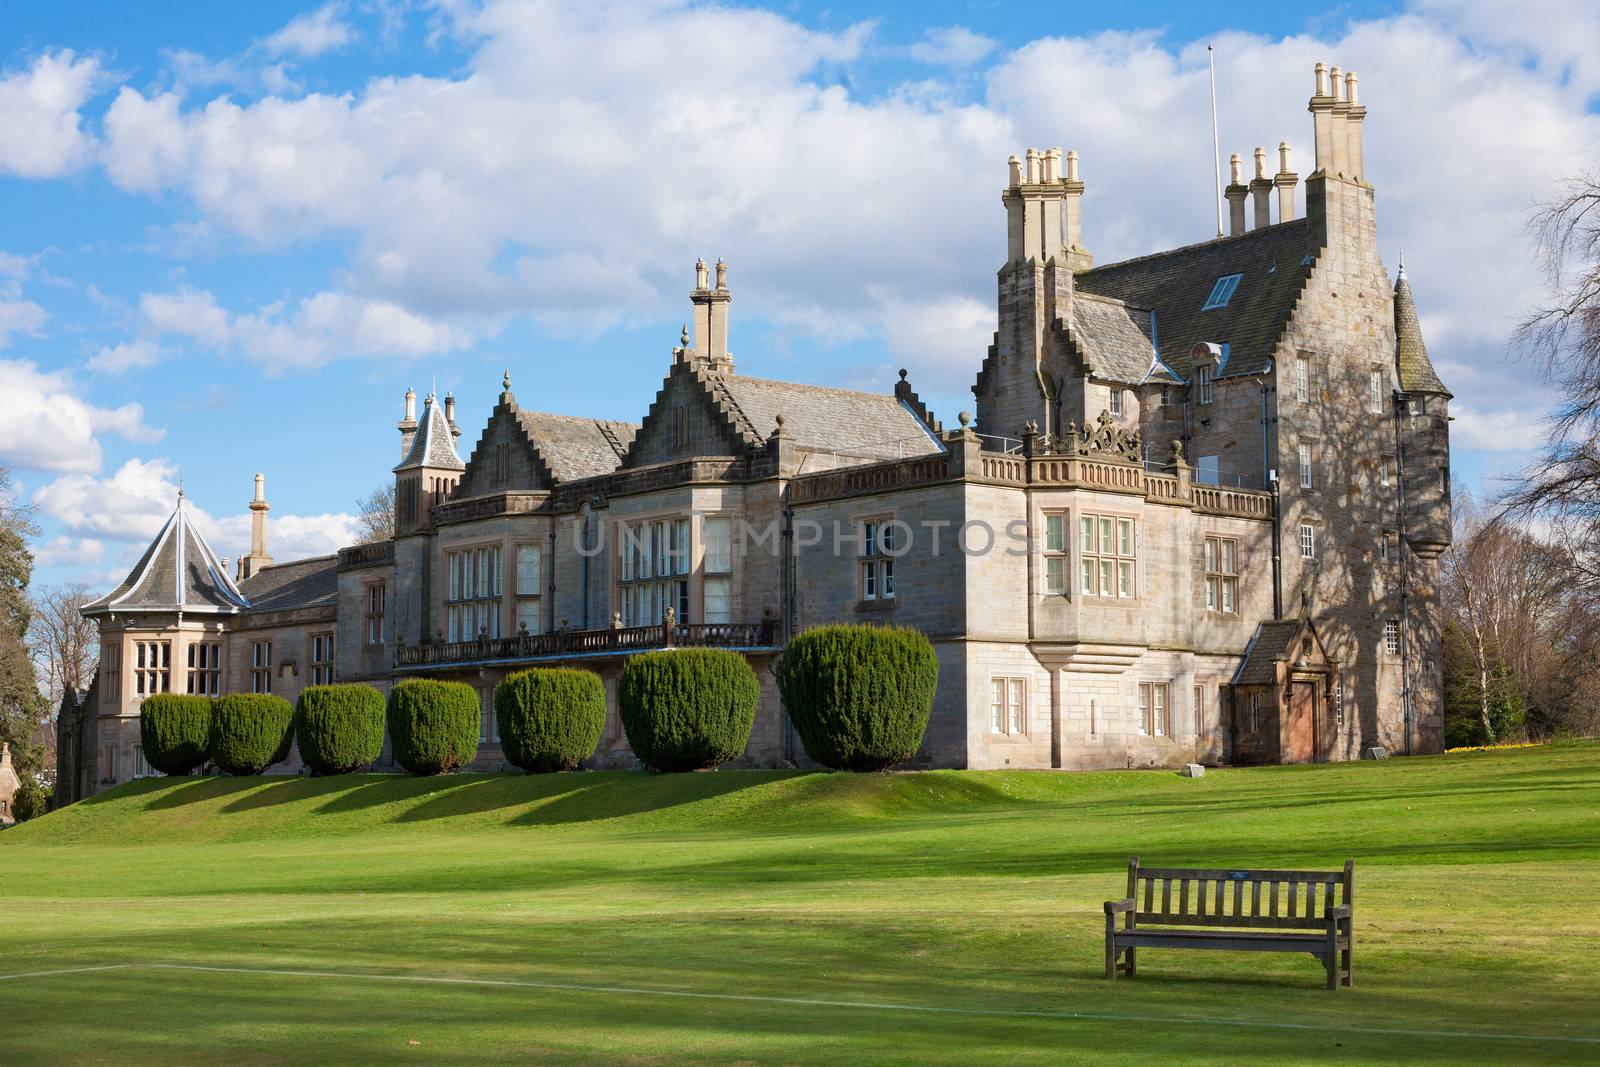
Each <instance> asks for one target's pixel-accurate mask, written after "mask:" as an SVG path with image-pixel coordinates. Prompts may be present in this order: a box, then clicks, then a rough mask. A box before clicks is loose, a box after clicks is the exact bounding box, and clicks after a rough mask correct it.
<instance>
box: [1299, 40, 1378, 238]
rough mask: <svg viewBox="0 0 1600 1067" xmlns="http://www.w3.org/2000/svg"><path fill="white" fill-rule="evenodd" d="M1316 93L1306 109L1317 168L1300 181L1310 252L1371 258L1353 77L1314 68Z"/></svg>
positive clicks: (1369, 198) (1371, 222)
mask: <svg viewBox="0 0 1600 1067" xmlns="http://www.w3.org/2000/svg"><path fill="white" fill-rule="evenodd" d="M1316 79H1317V81H1316V91H1315V92H1314V93H1313V94H1312V97H1311V102H1310V104H1309V105H1308V109H1309V110H1310V112H1311V118H1312V127H1313V129H1314V131H1315V133H1316V158H1317V166H1316V169H1315V170H1314V171H1312V172H1311V174H1310V175H1309V176H1308V177H1307V178H1306V220H1307V222H1308V223H1309V227H1310V229H1309V234H1310V237H1311V240H1312V243H1313V247H1327V246H1329V245H1331V244H1334V243H1338V242H1341V241H1343V242H1347V243H1348V242H1354V245H1355V246H1359V247H1361V248H1363V249H1366V250H1368V251H1371V252H1372V254H1374V255H1375V254H1376V251H1375V248H1376V244H1377V228H1376V219H1375V217H1374V203H1373V190H1372V186H1370V185H1368V184H1367V182H1366V181H1365V180H1364V179H1363V178H1362V176H1361V170H1362V167H1363V163H1362V150H1361V125H1362V121H1363V120H1364V119H1365V118H1366V109H1365V108H1363V107H1361V105H1360V104H1359V103H1357V101H1356V92H1357V89H1356V76H1355V74H1354V73H1353V72H1352V73H1348V74H1347V73H1345V72H1343V71H1341V70H1340V69H1339V68H1338V67H1335V66H1329V65H1327V64H1323V63H1318V64H1317V67H1316ZM1281 165H1282V166H1283V168H1284V173H1282V174H1280V175H1279V179H1280V183H1279V184H1280V195H1281V196H1287V195H1288V191H1287V190H1285V189H1283V186H1285V185H1287V184H1288V183H1287V181H1281V180H1282V179H1285V178H1286V177H1288V176H1289V175H1288V162H1287V153H1285V157H1284V159H1283V160H1282V161H1281Z"/></svg>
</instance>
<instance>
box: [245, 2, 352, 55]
mask: <svg viewBox="0 0 1600 1067" xmlns="http://www.w3.org/2000/svg"><path fill="white" fill-rule="evenodd" d="M344 9H345V5H344V4H342V3H333V4H324V5H323V6H322V7H319V8H318V9H317V10H315V11H312V12H309V13H307V14H304V15H299V16H296V17H295V18H294V19H292V20H291V21H290V22H289V24H288V25H287V26H285V27H284V28H283V29H281V30H279V31H278V32H277V33H274V34H273V35H272V36H270V37H268V38H267V39H266V40H264V41H263V42H261V43H262V47H263V48H265V50H266V51H267V52H268V54H270V55H294V56H299V57H300V58H302V59H312V58H315V57H316V56H320V55H322V53H324V52H330V51H332V50H333V49H335V48H342V47H344V46H345V45H347V44H349V43H350V42H351V41H353V40H355V38H356V31H355V28H354V27H353V26H351V25H350V24H349V23H348V22H346V21H345V20H344Z"/></svg>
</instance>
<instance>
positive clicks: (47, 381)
mask: <svg viewBox="0 0 1600 1067" xmlns="http://www.w3.org/2000/svg"><path fill="white" fill-rule="evenodd" d="M0 396H3V397H5V398H6V410H5V417H4V418H3V419H0V466H6V467H12V468H21V469H24V470H39V471H83V472H93V471H97V470H99V469H100V462H101V457H102V454H103V453H102V449H101V446H100V442H99V440H98V439H97V435H98V434H102V433H109V434H114V435H116V436H119V437H122V438H124V439H126V440H130V441H141V442H148V441H154V440H157V439H159V438H160V436H161V434H162V432H163V431H160V430H157V429H152V428H151V427H149V426H146V425H145V423H144V410H143V408H141V407H140V406H139V405H138V404H124V405H123V406H122V407H119V408H115V409H108V408H100V407H95V406H94V405H92V404H89V403H86V402H85V401H84V400H83V399H82V398H80V397H79V396H78V394H77V393H76V391H75V390H74V388H73V386H72V383H71V382H70V381H69V380H68V379H67V377H66V375H65V374H64V373H62V372H59V371H41V370H40V369H39V368H38V366H37V365H35V364H33V363H30V362H26V361H22V360H0Z"/></svg>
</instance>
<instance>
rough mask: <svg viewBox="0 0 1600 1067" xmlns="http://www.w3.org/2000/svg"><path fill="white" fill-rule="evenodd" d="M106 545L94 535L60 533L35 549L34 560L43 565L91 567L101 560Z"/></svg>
mask: <svg viewBox="0 0 1600 1067" xmlns="http://www.w3.org/2000/svg"><path fill="white" fill-rule="evenodd" d="M105 547H106V546H105V543H104V542H102V541H99V540H97V539H95V538H93V537H84V538H76V539H75V538H72V537H68V536H67V535H65V534H58V535H57V536H55V537H52V538H50V539H49V540H47V541H45V542H44V543H43V544H41V545H39V546H38V547H36V548H35V549H34V550H33V561H34V563H36V564H38V565H39V566H41V567H90V566H94V565H96V564H98V563H99V562H100V559H101V557H102V556H104V555H105Z"/></svg>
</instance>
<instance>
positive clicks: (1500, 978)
mask: <svg viewBox="0 0 1600 1067" xmlns="http://www.w3.org/2000/svg"><path fill="white" fill-rule="evenodd" d="M1134 852H1137V853H1138V854H1139V855H1140V856H1141V857H1143V859H1144V860H1145V862H1146V863H1147V864H1174V865H1205V866H1227V867H1243V866H1252V865H1255V866H1273V867H1332V866H1337V865H1338V864H1339V863H1340V862H1341V861H1343V860H1344V859H1346V858H1351V857H1353V858H1354V859H1355V860H1356V884H1357V902H1356V936H1357V941H1356V988H1354V989H1352V990H1346V991H1342V992H1339V993H1329V992H1327V991H1326V990H1325V989H1324V988H1323V974H1322V970H1321V967H1320V965H1319V964H1318V963H1317V961H1315V960H1313V959H1312V958H1311V957H1309V956H1287V955H1258V954H1235V953H1198V952H1183V953H1175V952H1168V953H1161V952H1156V951H1151V950H1146V951H1144V952H1142V953H1141V957H1140V974H1139V977H1137V978H1136V979H1133V980H1130V981H1120V982H1117V983H1115V984H1112V983H1108V982H1106V981H1105V980H1104V979H1103V978H1101V977H1100V975H1101V971H1102V958H1103V957H1102V953H1103V932H1104V916H1103V913H1102V910H1101V904H1102V902H1103V901H1105V900H1106V899H1107V898H1112V897H1120V896H1121V895H1122V889H1123V884H1124V880H1125V877H1126V873H1125V870H1126V864H1127V859H1128V856H1129V854H1130V853H1134ZM0 893H3V896H0V900H3V901H4V904H3V911H0V915H3V917H4V921H3V922H0V975H16V974H24V973H27V972H39V971H62V970H64V969H67V968H89V967H99V968H107V969H102V970H83V971H74V972H71V973H57V974H43V975H38V974H36V975H32V976H30V977H21V978H0V1063H5V1064H8V1065H9V1064H30V1063H53V1062H62V1063H95V1062H106V1063H118V1064H122V1063H130V1062H143V1063H182V1062H194V1063H217V1062H224V1061H225V1062H227V1063H229V1064H230V1065H238V1064H250V1063H308V1064H323V1063H374V1062H416V1063H440V1062H501V1063H503V1062H507V1061H536V1062H561V1061H571V1062H590V1063H593V1062H623V1063H632V1064H650V1063H679V1062H685V1061H690V1062H703V1063H724V1062H782V1063H830V1064H831V1063H839V1062H899V1063H972V1062H977V1061H980V1060H984V1061H995V1062H1010V1063H1061V1062H1071V1061H1075V1060H1078V1061H1083V1062H1095V1063H1101V1062H1120V1061H1124V1060H1126V1061H1127V1062H1135V1063H1142V1064H1148V1063H1162V1062H1174V1061H1177V1062H1208V1063H1223V1062H1228V1063H1301V1062H1304V1063H1318V1064H1328V1063H1347V1062H1360V1063H1378V1062H1401V1061H1404V1062H1417V1061H1434V1062H1438V1063H1450V1064H1456V1063H1504V1062H1508V1061H1515V1060H1528V1061H1530V1062H1531V1061H1537V1062H1541V1063H1548V1062H1591V1063H1592V1062H1596V1061H1597V1060H1600V746H1597V745H1592V744H1584V745H1568V746H1559V747H1551V748H1542V749H1525V750H1515V751H1505V752H1495V753H1475V754H1467V755H1460V756H1449V757H1440V758H1430V759H1415V760H1399V759H1396V760H1390V761H1388V762H1386V763H1380V764H1374V763H1364V764H1344V765H1330V766H1316V767H1280V768H1261V769H1251V770H1229V771H1213V772H1211V773H1209V774H1208V775H1207V776H1206V777H1205V778H1203V779H1200V780H1188V779H1183V778H1179V777H1177V776H1176V775H1174V774H1171V773H1166V772H1112V773H1097V774H1048V773H1030V772H982V773H978V772H934V773H924V774H900V775H857V776H851V775H815V774H801V773H792V772H791V773H784V772H753V771H752V772H728V771H724V772H719V773H713V774H695V775H678V776H663V777H656V776H648V775H635V774H621V773H618V774H567V775H555V776H547V777H539V778H524V777H515V778H512V777H482V776H469V775H462V776H457V777H450V778H438V779H428V780H412V779H401V778H390V777H380V776H373V777H358V778H339V779H320V780H310V779H265V780H263V779H204V780H194V779H175V780H174V779H165V780H152V781H144V782H138V783H134V784H133V785H131V786H128V787H124V788H121V789H118V790H116V791H114V792H113V793H111V794H108V795H107V796H104V797H101V798H97V799H95V800H93V801H90V802H87V803H83V804H79V805H76V806H74V807H72V808H69V809H67V810H65V811H62V812H58V813H55V814H52V815H49V816H46V817H44V818H42V819H40V820H37V821H36V822H33V823H30V824H28V825H26V826H23V827H20V828H17V829H14V830H9V831H6V832H5V833H0ZM201 968H212V969H201Z"/></svg>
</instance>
